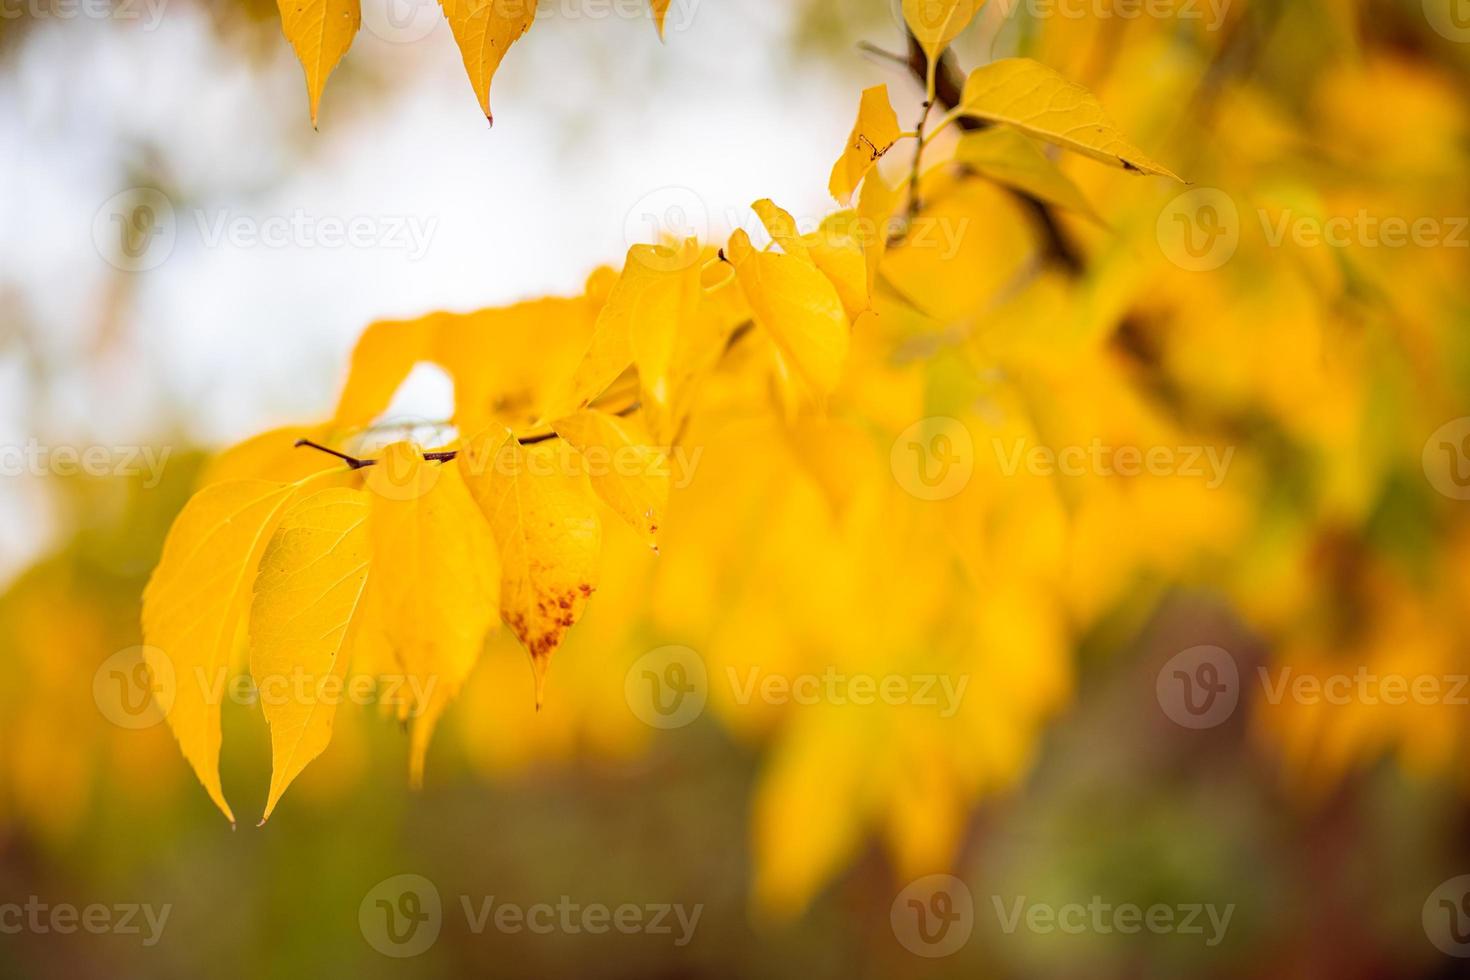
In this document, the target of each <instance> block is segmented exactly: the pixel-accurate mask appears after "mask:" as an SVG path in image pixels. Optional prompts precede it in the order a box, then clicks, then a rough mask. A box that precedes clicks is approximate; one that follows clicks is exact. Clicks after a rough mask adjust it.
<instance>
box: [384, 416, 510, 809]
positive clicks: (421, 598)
mask: <svg viewBox="0 0 1470 980" xmlns="http://www.w3.org/2000/svg"><path fill="white" fill-rule="evenodd" d="M365 486H366V489H367V491H368V492H369V493H370V494H371V495H372V507H371V511H372V512H371V515H370V518H369V520H368V533H369V538H370V540H371V544H372V553H373V564H372V572H371V576H370V582H369V587H368V602H369V603H370V604H372V605H373V606H375V608H374V609H373V610H372V612H371V615H372V616H374V617H376V619H375V620H374V622H376V623H377V624H378V628H379V629H381V631H382V637H381V638H382V639H383V640H386V642H387V643H388V645H389V646H390V647H391V648H392V649H393V651H394V653H395V655H396V656H397V658H398V663H399V665H400V666H401V668H402V669H403V672H404V673H405V674H406V675H407V679H408V681H409V682H410V686H411V687H412V689H413V690H415V691H416V692H420V693H421V694H422V698H421V699H420V700H417V701H416V702H415V703H414V704H413V706H412V709H411V712H410V713H411V715H412V717H413V730H412V735H411V738H410V747H409V753H410V762H409V771H410V778H411V780H412V782H413V783H414V785H421V784H422V782H423V773H424V756H425V754H426V752H427V751H428V746H429V738H430V736H431V735H432V734H433V730H434V725H435V723H436V722H437V721H438V718H439V715H440V714H442V713H443V711H444V708H445V706H446V705H447V704H448V703H449V701H450V700H451V699H453V698H454V696H455V695H456V694H457V693H458V692H459V689H460V687H461V686H462V685H463V684H464V680H465V678H466V677H467V676H469V673H470V670H471V669H472V668H473V667H474V665H475V661H476V660H478V659H479V656H480V650H481V648H482V647H483V646H484V642H485V635H486V634H487V633H488V632H489V631H490V629H491V627H492V626H494V624H495V609H496V606H497V604H498V602H499V597H500V593H499V581H500V566H499V561H498V559H497V557H496V551H495V543H494V541H493V540H492V539H491V536H490V529H489V528H488V527H487V526H486V524H485V519H484V518H483V517H481V516H480V512H479V511H478V510H477V509H476V508H475V502H474V501H473V500H472V499H471V498H470V495H469V492H468V491H467V490H466V489H465V485H464V481H463V480H462V479H461V478H460V474H459V470H458V468H457V467H455V466H453V465H450V464H439V463H432V462H426V461H425V460H424V459H423V454H422V451H421V450H419V449H418V447H416V446H412V445H410V444H408V443H402V442H400V443H394V444H393V445H391V446H387V447H385V448H384V449H383V450H382V452H381V453H379V455H378V463H377V465H375V466H372V467H369V468H368V469H367V471H366V480H365Z"/></svg>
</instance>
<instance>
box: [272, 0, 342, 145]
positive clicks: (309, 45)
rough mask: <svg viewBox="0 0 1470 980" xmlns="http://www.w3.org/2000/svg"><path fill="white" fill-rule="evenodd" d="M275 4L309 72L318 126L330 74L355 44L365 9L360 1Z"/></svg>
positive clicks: (308, 84)
mask: <svg viewBox="0 0 1470 980" xmlns="http://www.w3.org/2000/svg"><path fill="white" fill-rule="evenodd" d="M276 6H277V7H279V8H280V11H281V30H282V31H284V32H285V35H286V40H288V41H290V42H291V47H293V48H295V49H296V57H297V58H299V59H301V67H302V69H303V70H305V72H306V94H307V97H308V98H309V99H310V100H311V125H312V126H313V127H315V126H316V117H317V108H318V106H319V105H320V104H321V100H322V89H324V88H326V87H327V76H328V75H330V74H331V73H332V69H333V68H336V67H337V62H339V61H341V60H342V56H343V55H344V54H346V53H347V49H348V48H349V47H351V46H352V39H353V37H355V36H356V35H357V29H358V27H360V26H361V25H362V9H361V7H360V6H359V4H358V0H276Z"/></svg>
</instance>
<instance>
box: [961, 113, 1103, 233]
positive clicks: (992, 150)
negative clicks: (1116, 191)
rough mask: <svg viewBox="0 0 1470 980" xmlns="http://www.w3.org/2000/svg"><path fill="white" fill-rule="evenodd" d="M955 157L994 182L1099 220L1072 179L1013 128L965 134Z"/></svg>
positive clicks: (983, 130) (998, 128)
mask: <svg viewBox="0 0 1470 980" xmlns="http://www.w3.org/2000/svg"><path fill="white" fill-rule="evenodd" d="M954 158H955V161H956V162H958V163H962V164H964V165H965V166H967V167H970V168H971V169H973V170H975V171H976V172H977V173H979V174H980V175H981V176H984V177H988V178H989V179H991V180H993V181H995V182H996V183H999V184H1005V185H1006V186H1007V187H1013V188H1015V189H1016V190H1018V191H1022V192H1024V193H1026V194H1029V195H1031V196H1032V197H1034V198H1036V199H1037V200H1040V201H1045V202H1046V203H1048V204H1055V205H1057V206H1058V207H1063V208H1068V209H1069V210H1072V211H1076V212H1078V213H1079V214H1084V215H1086V216H1087V217H1089V218H1092V219H1093V220H1094V221H1101V219H1100V218H1098V216H1097V212H1096V211H1094V210H1093V209H1092V205H1090V204H1088V203H1087V198H1085V197H1083V196H1082V191H1081V190H1080V189H1079V188H1078V187H1077V185H1076V184H1074V183H1073V182H1072V179H1071V178H1070V177H1068V176H1067V175H1066V174H1064V173H1062V171H1061V169H1060V168H1059V167H1058V166H1057V165H1056V164H1055V163H1054V162H1052V161H1051V160H1050V159H1048V158H1047V156H1046V154H1045V153H1043V152H1042V151H1041V148H1040V147H1038V146H1037V145H1036V144H1035V143H1033V142H1032V141H1031V140H1029V139H1027V138H1026V137H1024V136H1022V135H1021V134H1020V133H1018V132H1016V131H1015V130H1013V129H1007V128H1005V127H1002V126H995V127H992V128H990V129H980V130H975V131H974V132H971V133H966V134H965V135H964V137H962V138H961V139H960V144H959V147H958V148H957V149H956V150H955V156H954Z"/></svg>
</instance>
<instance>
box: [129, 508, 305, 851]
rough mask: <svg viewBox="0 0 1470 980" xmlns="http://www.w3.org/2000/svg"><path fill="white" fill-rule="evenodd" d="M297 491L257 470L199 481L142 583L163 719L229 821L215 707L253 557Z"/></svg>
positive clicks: (256, 560)
mask: <svg viewBox="0 0 1470 980" xmlns="http://www.w3.org/2000/svg"><path fill="white" fill-rule="evenodd" d="M296 491H297V486H296V485H292V484H281V483H271V482H268V481H265V480H238V481H234V482H231V483H218V484H215V485H213V486H209V487H205V488H204V489H203V490H201V491H199V492H198V493H197V494H195V495H194V496H193V497H192V498H191V499H190V500H189V502H188V504H186V505H185V506H184V509H183V511H182V512H181V513H180V514H179V516H178V518H177V519H176V520H175V521H174V525H173V527H172V528H170V529H169V532H168V537H167V539H165V541H164V545H163V555H162V557H160V558H159V560H158V567H157V568H155V569H154V570H153V577H152V578H151V579H149V581H148V587H147V589H146V590H144V592H143V643H144V645H145V646H146V647H147V650H146V656H147V661H148V667H149V670H150V671H151V672H152V675H153V676H154V677H156V678H157V677H173V678H174V685H173V686H174V690H173V692H172V695H173V704H172V706H171V707H170V708H169V709H168V713H167V717H168V724H169V727H170V728H171V729H173V733H174V737H175V738H177V739H178V740H179V749H180V750H181V751H182V752H183V754H184V758H186V759H188V760H189V764H190V765H191V766H193V767H194V772H195V774H196V775H197V776H198V777H199V781H200V782H201V783H203V784H204V789H205V790H206V791H207V792H208V793H209V798H210V799H212V800H214V803H215V805H216V806H218V807H219V808H220V810H221V811H222V812H223V813H224V815H225V816H226V817H228V818H229V820H230V822H231V823H234V822H235V815H234V813H233V811H231V810H230V806H229V804H228V803H226V802H225V796H224V790H223V789H222V788H221V786H220V777H219V748H220V707H221V703H222V700H223V697H224V692H225V685H226V684H228V682H229V680H230V678H229V677H228V674H229V670H230V665H231V661H232V659H233V658H232V656H231V654H232V653H233V652H234V649H235V641H236V639H237V638H238V634H239V631H240V625H241V623H242V621H243V618H244V616H245V613H246V611H247V610H248V608H249V604H250V592H251V584H252V583H253V582H254V580H255V573H256V569H257V568H258V567H259V565H260V557H261V555H262V553H264V551H265V548H266V544H267V543H268V542H269V541H270V538H271V535H272V534H273V533H274V532H275V529H276V524H277V523H278V522H279V521H280V519H281V515H282V514H283V513H284V511H285V509H286V505H287V503H288V502H289V501H290V500H291V497H292V496H293V495H294V494H295V493H296Z"/></svg>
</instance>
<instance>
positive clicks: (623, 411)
mask: <svg viewBox="0 0 1470 980" xmlns="http://www.w3.org/2000/svg"><path fill="white" fill-rule="evenodd" d="M642 407H643V403H642V402H638V401H635V402H633V403H632V404H631V405H627V406H624V407H623V408H620V409H618V410H617V411H616V412H613V413H612V414H613V415H616V416H618V417H619V418H627V417H628V416H629V415H632V414H633V413H634V412H636V411H638V409H640V408H642ZM555 438H556V433H555V432H538V433H536V434H535V435H530V436H525V437H524V438H522V437H517V438H516V441H517V442H519V443H520V444H521V445H522V446H534V445H536V444H537V443H539V442H550V441H551V440H552V439H555ZM295 448H297V449H315V450H317V451H318V452H323V453H326V454H327V455H328V456H335V457H337V458H338V459H340V460H342V462H344V463H346V464H347V466H348V468H349V469H354V470H360V469H365V468H366V467H369V466H377V465H378V461H377V460H376V459H359V458H358V457H356V456H349V455H347V454H346V453H344V452H339V451H338V450H336V449H332V448H330V447H328V446H323V445H322V444H321V443H319V442H312V441H311V440H310V439H297V440H296V444H295ZM458 456H459V450H457V449H446V450H443V451H441V452H433V453H424V459H425V460H426V461H428V462H430V463H448V462H451V461H453V460H454V459H456V458H458Z"/></svg>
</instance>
